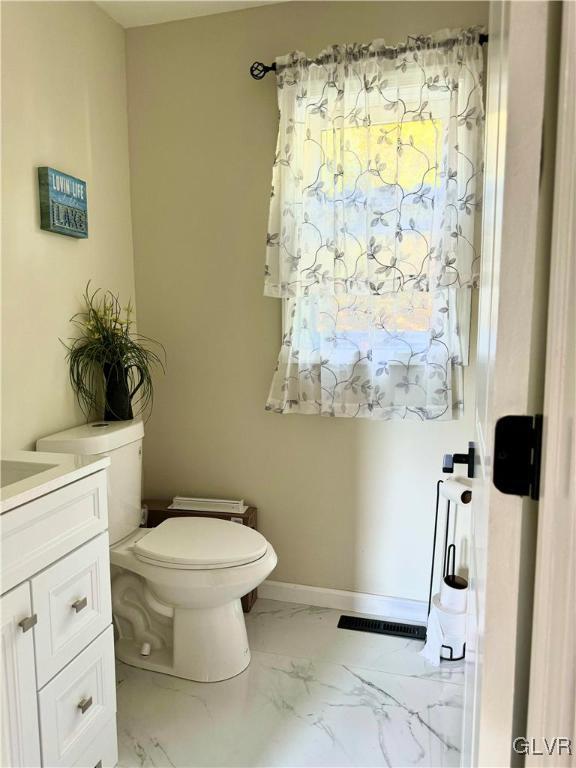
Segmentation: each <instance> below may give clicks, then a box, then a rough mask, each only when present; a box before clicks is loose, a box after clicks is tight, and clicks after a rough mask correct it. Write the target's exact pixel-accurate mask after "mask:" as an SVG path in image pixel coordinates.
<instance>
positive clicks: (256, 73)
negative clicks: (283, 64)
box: [250, 61, 276, 80]
mask: <svg viewBox="0 0 576 768" xmlns="http://www.w3.org/2000/svg"><path fill="white" fill-rule="evenodd" d="M275 71H276V62H274V64H271V65H270V66H268V64H263V63H262V62H261V61H255V62H254V63H253V64H252V66H251V67H250V74H251V75H252V77H253V78H254V80H262V78H263V77H264V76H265V75H267V74H268V72H275Z"/></svg>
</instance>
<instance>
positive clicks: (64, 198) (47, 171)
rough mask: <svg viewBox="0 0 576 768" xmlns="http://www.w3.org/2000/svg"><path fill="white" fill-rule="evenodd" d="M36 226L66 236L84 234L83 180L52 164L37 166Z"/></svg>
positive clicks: (84, 197)
mask: <svg viewBox="0 0 576 768" xmlns="http://www.w3.org/2000/svg"><path fill="white" fill-rule="evenodd" d="M38 183H39V188H40V228H41V229H45V230H46V231H48V232H57V233H58V234H60V235H68V236H69V237H88V200H87V197H86V182H85V181H82V180H81V179H77V178H75V177H74V176H69V175H68V174H67V173H62V171H57V170H55V169H54V168H47V167H43V168H38Z"/></svg>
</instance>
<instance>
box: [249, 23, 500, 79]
mask: <svg viewBox="0 0 576 768" xmlns="http://www.w3.org/2000/svg"><path fill="white" fill-rule="evenodd" d="M443 42H444V43H446V42H448V41H447V40H445V41H443ZM478 42H479V43H480V45H484V43H487V42H488V35H487V34H486V33H481V34H480V35H478ZM438 45H442V42H440V43H439V44H438ZM396 50H398V51H399V52H401V51H403V50H404V51H406V50H408V48H407V47H406V46H398V47H397V49H396ZM268 72H276V62H275V61H274V62H273V63H272V64H264V63H262V62H261V61H255V62H254V63H253V64H252V66H251V67H250V74H251V76H252V77H253V78H254V80H262V78H263V77H265V76H266V75H267V74H268Z"/></svg>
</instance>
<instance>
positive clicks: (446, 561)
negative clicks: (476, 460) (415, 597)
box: [427, 458, 473, 661]
mask: <svg viewBox="0 0 576 768" xmlns="http://www.w3.org/2000/svg"><path fill="white" fill-rule="evenodd" d="M472 461H473V458H472ZM443 482H444V480H438V482H437V483H436V512H435V515H434V537H433V542H432V563H431V566H430V589H429V592H428V613H427V616H429V615H430V610H431V608H432V591H433V589H434V570H435V566H436V540H437V536H438V510H439V507H440V487H441V486H442V483H443ZM450 504H451V501H450V499H447V504H446V524H445V526H444V557H443V562H442V579H445V578H446V577H447V576H449V574H448V570H449V569H450V561H451V562H452V578H453V580H454V581H455V580H456V579H457V578H458V577H457V576H456V574H455V570H456V545H455V544H448V534H449V529H450ZM451 558H452V560H451ZM442 648H444V649H446V651H447V652H448V654H449V655H448V657H447V658H444V657H442V660H443V661H461V660H462V659H463V658H464V657H465V656H466V643H464V645H463V648H462V655H460V656H455V655H454V652H455V650H454V648H453V647H452V646H451V645H445V644H443V645H442Z"/></svg>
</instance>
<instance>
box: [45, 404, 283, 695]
mask: <svg viewBox="0 0 576 768" xmlns="http://www.w3.org/2000/svg"><path fill="white" fill-rule="evenodd" d="M143 437H144V427H143V424H142V422H141V421H140V420H137V419H135V420H134V421H123V422H122V421H121V422H95V423H93V424H85V425H83V426H81V427H74V428H73V429H68V430H65V431H64V432H59V433H57V434H55V435H50V436H49V437H44V438H42V439H41V440H38V442H37V444H36V448H37V450H39V451H52V452H57V453H74V454H81V455H94V456H96V455H99V456H102V455H105V456H109V457H110V460H111V464H110V467H109V470H108V480H109V486H108V487H109V491H108V524H109V533H110V545H111V547H110V560H111V563H112V566H113V568H112V607H113V613H114V623H115V626H116V629H117V634H118V636H117V640H116V656H117V657H118V658H119V659H121V660H122V661H124V662H126V663H127V664H132V665H133V666H137V667H142V668H144V669H151V670H154V671H156V672H164V673H166V674H170V675H176V676H177V677H184V678H187V679H189V680H198V681H202V682H215V681H217V680H226V679H228V678H229V677H234V675H237V674H239V673H240V672H242V670H243V669H245V668H246V667H247V666H248V664H249V663H250V649H249V647H248V638H247V635H246V625H245V623H244V614H243V612H242V605H241V602H240V598H241V597H243V596H244V595H246V594H248V592H251V591H252V590H253V589H255V588H256V587H257V586H258V585H259V584H261V583H262V581H264V579H265V578H266V577H267V576H268V575H269V574H270V573H271V572H272V570H273V569H274V568H275V566H276V562H277V557H276V553H275V552H274V549H273V548H272V546H271V545H270V544H269V543H268V542H267V541H266V539H265V538H264V536H262V535H261V534H260V533H258V532H257V531H254V530H252V529H250V528H248V527H247V526H244V525H240V524H238V523H233V522H228V521H226V520H218V519H214V518H206V517H184V518H170V519H168V520H166V521H164V522H163V523H161V524H160V525H159V526H158V527H156V528H151V529H146V528H140V527H139V526H140V522H141V514H142V513H141V478H142V439H143ZM176 490H181V489H176Z"/></svg>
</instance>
